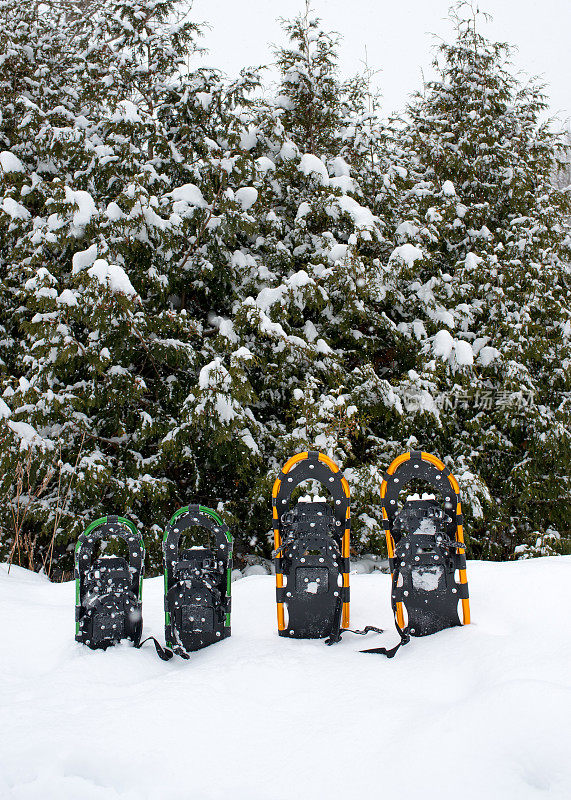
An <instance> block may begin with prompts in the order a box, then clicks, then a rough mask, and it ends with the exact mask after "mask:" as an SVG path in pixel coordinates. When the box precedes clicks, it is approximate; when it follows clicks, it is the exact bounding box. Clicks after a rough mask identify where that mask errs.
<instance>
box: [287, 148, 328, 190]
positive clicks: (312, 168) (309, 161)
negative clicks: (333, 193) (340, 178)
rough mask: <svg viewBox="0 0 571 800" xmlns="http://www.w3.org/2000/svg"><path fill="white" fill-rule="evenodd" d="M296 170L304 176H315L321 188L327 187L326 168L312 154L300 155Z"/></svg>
mask: <svg viewBox="0 0 571 800" xmlns="http://www.w3.org/2000/svg"><path fill="white" fill-rule="evenodd" d="M282 149H283V148H282ZM298 169H299V171H300V172H303V174H304V175H314V176H316V177H317V178H318V180H319V182H320V183H321V184H322V185H323V186H327V184H328V183H329V175H328V174H327V167H326V166H325V164H324V163H323V161H322V160H321V159H320V158H318V157H317V156H314V155H313V154H312V153H304V154H303V155H302V157H301V161H300V162H299V165H298Z"/></svg>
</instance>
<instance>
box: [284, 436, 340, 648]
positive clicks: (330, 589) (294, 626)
mask: <svg viewBox="0 0 571 800" xmlns="http://www.w3.org/2000/svg"><path fill="white" fill-rule="evenodd" d="M308 479H312V480H316V481H318V482H319V483H321V484H322V485H323V486H324V487H325V488H326V489H327V490H328V491H329V493H330V494H331V496H332V498H333V501H334V511H333V521H334V529H333V531H332V533H331V538H332V539H334V540H335V542H336V546H335V547H333V546H328V547H327V549H326V550H324V551H323V553H320V555H319V556H314V555H313V556H312V555H305V554H303V553H302V552H301V551H300V552H299V553H298V552H292V550H295V548H291V547H288V544H287V542H286V541H284V534H285V533H286V531H285V527H286V523H285V520H284V514H286V513H287V512H289V510H290V505H291V495H292V492H293V490H294V489H295V488H296V487H297V486H298V485H299V484H300V483H303V481H306V480H308ZM300 505H303V504H300ZM315 505H317V504H315ZM296 508H297V506H296ZM317 513H319V512H317ZM272 514H273V528H274V547H275V551H274V558H275V570H276V603H277V618H278V633H279V635H280V636H287V637H291V638H323V637H326V636H329V635H331V634H332V633H334V631H333V628H334V627H335V622H333V625H332V624H331V622H330V623H329V624H328V626H327V627H328V628H329V629H328V630H325V629H323V628H324V626H322V628H321V629H319V624H318V619H319V615H321V617H322V619H325V618H326V617H327V616H328V615H329V616H331V604H332V603H333V606H334V607H336V608H337V607H339V606H340V613H339V614H338V615H337V616H339V617H340V620H339V624H340V625H342V627H344V628H346V627H347V626H348V625H349V547H350V528H351V512H350V491H349V484H348V483H347V480H346V479H345V477H344V475H343V473H342V472H341V470H340V469H339V467H338V466H337V464H335V462H334V461H332V460H331V459H330V458H329V457H328V456H326V455H325V454H323V453H320V452H317V451H311V450H310V451H306V452H303V453H298V454H297V455H295V456H292V457H291V458H290V459H288V461H286V463H285V464H284V466H283V468H282V470H281V474H280V477H279V478H277V479H276V481H275V483H274V486H273V490H272ZM288 551H289V552H288ZM335 551H336V552H335ZM290 556H291V557H290ZM320 559H321V560H320ZM316 568H317V569H320V570H327V572H328V582H327V592H325V593H323V594H321V593H319V594H315V595H313V600H312V604H311V607H310V605H309V604H308V603H307V596H305V598H304V600H305V603H304V604H300V602H299V601H300V595H303V594H305V592H301V591H299V589H298V586H297V570H298V569H302V570H304V569H306V570H311V569H316ZM339 575H341V583H342V585H341V586H338V576H339ZM284 577H285V580H286V585H284ZM294 584H295V585H294ZM327 605H329V611H328V610H327ZM284 606H285V607H286V608H287V612H288V622H287V625H286V621H285V609H284ZM312 609H313V611H312ZM314 612H315V615H316V617H315V620H316V621H315V622H313V621H310V618H311V617H312V616H313V614H314ZM337 627H338V625H337Z"/></svg>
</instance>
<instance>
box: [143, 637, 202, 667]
mask: <svg viewBox="0 0 571 800" xmlns="http://www.w3.org/2000/svg"><path fill="white" fill-rule="evenodd" d="M145 642H154V644H155V650H156V651H157V655H158V657H159V658H160V659H162V660H163V661H170V660H171V658H172V657H173V656H174V653H173V651H172V650H169V648H168V647H163V646H162V644H160V642H157V640H156V639H155V637H154V636H147V638H146V639H143V641H142V642H139V644H136V645H135V647H136V648H137V650H139V649H140V648H141V647H142V646H143V645H144V644H145ZM181 655H182V654H181ZM182 658H189V656H187V655H183V656H182Z"/></svg>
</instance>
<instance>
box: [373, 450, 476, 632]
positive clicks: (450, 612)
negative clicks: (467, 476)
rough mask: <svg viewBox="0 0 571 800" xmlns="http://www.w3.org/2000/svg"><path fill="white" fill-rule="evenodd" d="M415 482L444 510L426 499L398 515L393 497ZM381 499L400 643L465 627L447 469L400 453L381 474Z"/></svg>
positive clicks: (462, 571)
mask: <svg viewBox="0 0 571 800" xmlns="http://www.w3.org/2000/svg"><path fill="white" fill-rule="evenodd" d="M415 479H417V480H422V481H426V482H427V483H429V484H430V485H431V486H433V487H434V488H435V489H436V490H437V492H439V493H440V494H441V496H442V498H443V501H444V507H442V505H441V504H440V503H438V502H437V501H436V500H432V499H431V500H409V501H407V502H405V504H404V505H403V507H402V509H401V510H400V511H399V509H398V502H397V501H398V496H399V493H400V492H401V491H402V489H403V488H404V487H405V486H406V484H408V483H410V482H411V481H413V480H415ZM381 498H382V510H383V526H384V529H385V534H386V539H387V549H388V554H389V564H390V569H391V575H392V594H391V602H392V607H393V611H394V614H395V621H396V625H397V628H398V629H399V632H400V633H401V638H402V639H403V641H404V640H408V636H427V635H429V634H432V633H436V632H437V631H440V630H443V629H444V628H450V627H453V626H455V625H462V624H464V625H467V624H468V623H469V622H470V605H469V599H468V582H467V577H466V555H465V545H464V534H463V526H462V510H461V504H460V488H459V486H458V482H457V481H456V479H455V478H454V476H453V475H452V473H451V472H450V470H448V469H447V468H446V467H445V465H444V464H443V463H442V461H440V459H438V458H436V457H435V456H432V455H430V454H429V453H424V452H420V451H412V452H410V453H405V454H403V455H402V456H399V457H398V458H397V459H395V460H394V461H393V463H392V464H391V465H390V467H389V469H388V470H387V473H386V475H385V476H384V479H383V482H382V485H381ZM459 606H460V607H461V609H462V619H460V614H459ZM405 614H406V620H405Z"/></svg>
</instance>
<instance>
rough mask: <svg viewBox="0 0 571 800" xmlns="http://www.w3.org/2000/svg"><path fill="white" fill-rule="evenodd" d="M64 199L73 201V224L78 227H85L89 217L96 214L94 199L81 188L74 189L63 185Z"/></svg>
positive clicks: (89, 220)
mask: <svg viewBox="0 0 571 800" xmlns="http://www.w3.org/2000/svg"><path fill="white" fill-rule="evenodd" d="M65 199H66V200H67V202H68V203H73V204H74V205H76V206H77V209H76V210H75V211H74V213H73V224H74V225H76V226H77V227H78V228H85V226H86V225H89V223H90V222H91V218H92V217H94V216H95V215H96V214H97V207H96V205H95V200H94V199H93V197H92V196H91V195H90V194H89V192H84V191H83V190H78V191H75V190H74V189H72V188H71V187H70V186H66V187H65Z"/></svg>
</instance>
